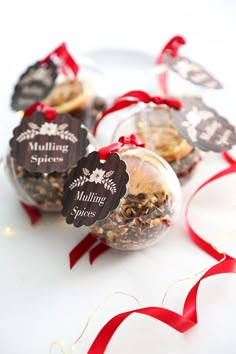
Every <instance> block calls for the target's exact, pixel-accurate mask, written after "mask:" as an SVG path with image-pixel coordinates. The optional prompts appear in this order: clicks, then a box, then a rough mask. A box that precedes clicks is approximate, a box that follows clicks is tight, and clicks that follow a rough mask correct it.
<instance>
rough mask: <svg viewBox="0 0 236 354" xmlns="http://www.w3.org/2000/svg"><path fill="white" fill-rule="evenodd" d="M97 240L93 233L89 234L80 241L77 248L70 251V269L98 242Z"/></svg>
mask: <svg viewBox="0 0 236 354" xmlns="http://www.w3.org/2000/svg"><path fill="white" fill-rule="evenodd" d="M96 242H97V240H96V238H95V237H94V236H93V235H92V234H90V233H89V234H88V235H87V236H85V238H84V239H83V240H82V241H80V242H79V243H78V244H77V245H76V246H75V248H73V250H72V251H71V252H70V254H69V259H70V269H72V268H73V267H74V265H75V264H76V263H77V262H78V260H79V259H80V258H81V257H82V256H83V255H84V254H85V253H86V252H87V251H88V250H89V249H90V247H92V246H93V245H94V243H96Z"/></svg>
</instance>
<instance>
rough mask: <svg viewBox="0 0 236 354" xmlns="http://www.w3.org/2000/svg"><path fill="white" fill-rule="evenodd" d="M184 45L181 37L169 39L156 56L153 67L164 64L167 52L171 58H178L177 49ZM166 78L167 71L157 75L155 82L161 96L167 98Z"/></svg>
mask: <svg viewBox="0 0 236 354" xmlns="http://www.w3.org/2000/svg"><path fill="white" fill-rule="evenodd" d="M185 43H186V42H185V39H184V38H183V37H181V36H175V37H173V38H171V39H170V40H169V42H168V43H167V44H166V45H165V46H164V48H163V49H162V51H161V53H160V54H159V55H158V57H157V59H156V61H155V65H162V64H163V63H164V62H165V54H166V53H167V52H169V53H170V55H171V56H172V57H176V56H178V51H179V48H180V47H181V46H182V45H184V44H185ZM167 76H168V74H167V71H166V72H163V73H160V74H158V75H157V80H158V82H159V85H160V88H161V90H162V95H163V96H165V97H168V96H169V90H168V85H167Z"/></svg>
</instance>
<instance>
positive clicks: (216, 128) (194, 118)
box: [172, 97, 236, 152]
mask: <svg viewBox="0 0 236 354" xmlns="http://www.w3.org/2000/svg"><path fill="white" fill-rule="evenodd" d="M181 103H182V104H183V107H182V109H181V110H180V111H177V110H172V116H173V122H174V124H175V127H176V129H177V130H178V132H179V134H180V135H181V136H182V137H183V138H184V139H186V140H187V141H188V142H189V144H190V145H192V146H197V147H198V148H199V149H201V150H203V151H215V152H220V151H223V150H228V149H230V148H231V147H232V146H233V145H236V132H235V128H234V126H233V125H231V124H230V123H229V122H228V120H227V119H225V118H223V117H221V116H220V115H219V114H218V113H217V112H216V111H215V110H214V109H212V108H210V107H208V106H207V105H205V104H204V103H203V102H202V101H201V100H199V99H197V98H194V97H191V98H190V97H183V98H181Z"/></svg>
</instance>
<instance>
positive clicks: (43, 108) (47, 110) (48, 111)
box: [23, 102, 57, 121]
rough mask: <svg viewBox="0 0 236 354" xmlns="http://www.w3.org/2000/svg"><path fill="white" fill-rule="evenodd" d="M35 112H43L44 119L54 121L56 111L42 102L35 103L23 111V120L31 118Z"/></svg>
mask: <svg viewBox="0 0 236 354" xmlns="http://www.w3.org/2000/svg"><path fill="white" fill-rule="evenodd" d="M36 111H40V112H43V113H44V115H45V118H46V119H47V120H49V121H50V120H54V119H55V118H56V115H57V111H56V110H55V109H53V108H52V107H51V106H49V105H48V104H45V103H42V102H35V103H33V104H32V105H31V106H30V107H28V108H27V109H26V110H25V111H24V115H23V118H25V117H29V116H31V115H32V114H33V113H34V112H36Z"/></svg>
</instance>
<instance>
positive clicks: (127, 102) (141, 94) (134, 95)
mask: <svg viewBox="0 0 236 354" xmlns="http://www.w3.org/2000/svg"><path fill="white" fill-rule="evenodd" d="M139 102H143V103H146V104H148V103H151V102H152V103H155V104H156V105H161V104H165V105H167V106H168V107H170V108H174V109H178V110H180V109H181V108H182V104H181V102H180V101H178V100H172V99H165V98H162V97H158V96H150V95H149V94H148V93H147V92H145V91H141V90H135V91H129V92H127V93H125V94H124V95H122V96H120V97H118V98H117V99H116V100H115V101H114V103H113V104H112V105H111V106H110V107H108V108H106V109H105V110H104V111H103V113H102V115H101V117H100V118H99V119H98V120H97V122H96V124H95V126H94V130H93V134H94V135H96V133H97V128H98V125H99V124H100V123H101V121H102V120H103V118H104V117H105V116H106V115H108V114H110V113H113V112H116V111H119V110H120V109H123V108H127V107H130V106H132V105H133V104H137V103H139Z"/></svg>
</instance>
